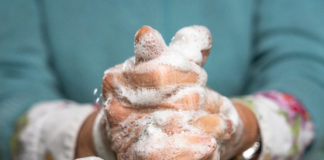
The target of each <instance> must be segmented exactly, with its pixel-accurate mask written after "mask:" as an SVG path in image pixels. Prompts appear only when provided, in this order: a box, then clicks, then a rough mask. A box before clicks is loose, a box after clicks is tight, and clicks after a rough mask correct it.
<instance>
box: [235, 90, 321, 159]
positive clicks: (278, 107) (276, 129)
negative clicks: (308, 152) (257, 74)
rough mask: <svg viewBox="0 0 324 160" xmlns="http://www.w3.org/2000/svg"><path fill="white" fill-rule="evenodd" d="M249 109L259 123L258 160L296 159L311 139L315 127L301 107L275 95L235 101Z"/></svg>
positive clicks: (294, 102)
mask: <svg viewBox="0 0 324 160" xmlns="http://www.w3.org/2000/svg"><path fill="white" fill-rule="evenodd" d="M233 101H235V102H239V103H243V104H245V105H246V106H247V107H249V108H250V109H251V110H252V111H253V112H254V114H255V115H256V118H257V120H258V125H259V129H260V134H261V141H262V149H261V154H260V155H259V159H260V160H274V159H298V158H300V157H301V156H302V155H303V153H304V150H305V148H306V147H307V146H308V145H309V144H310V143H311V142H312V140H313V138H314V134H315V132H314V125H313V122H312V121H311V118H310V116H309V114H308V113H307V111H306V110H305V108H304V107H303V106H302V105H301V103H300V102H299V101H298V100H297V99H296V98H294V97H293V96H292V95H289V94H287V93H282V92H278V91H267V92H260V93H257V94H254V95H250V96H245V97H240V98H234V99H233Z"/></svg>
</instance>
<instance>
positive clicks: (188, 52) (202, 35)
mask: <svg viewBox="0 0 324 160" xmlns="http://www.w3.org/2000/svg"><path fill="white" fill-rule="evenodd" d="M169 47H170V48H171V49H174V50H176V51H178V52H179V53H181V54H182V55H183V56H184V57H186V58H188V59H189V60H191V61H193V62H195V63H197V64H198V65H201V66H203V65H204V64H205V62H206V60H207V58H208V55H209V53H210V50H211V47H212V37H211V33H210V31H209V30H208V28H206V27H204V26H197V25H195V26H189V27H184V28H182V29H180V30H179V31H178V32H177V33H176V34H175V36H174V37H173V39H172V41H171V43H170V45H169Z"/></svg>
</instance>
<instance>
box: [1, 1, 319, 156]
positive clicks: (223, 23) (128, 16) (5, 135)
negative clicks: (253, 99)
mask: <svg viewBox="0 0 324 160" xmlns="http://www.w3.org/2000/svg"><path fill="white" fill-rule="evenodd" d="M323 11H324V1H320V0H313V1H305V0H263V1H262V0H245V1H241V0H218V1H214V0H199V1H197V0H196V1H188V0H183V1H180V0H157V1H149V0H140V1H134V0H129V1H118V0H32V1H26V0H0V130H1V131H0V143H1V146H0V147H1V148H0V159H9V153H10V151H9V139H10V135H11V133H12V131H13V128H14V123H15V121H16V120H17V118H18V117H19V116H20V115H21V114H23V113H24V112H25V111H26V110H28V109H29V108H30V107H31V106H32V104H34V103H36V102H38V101H47V100H54V99H69V100H74V101H76V102H80V103H86V102H90V103H91V102H93V100H94V98H93V95H92V92H93V90H94V88H99V87H100V84H101V80H102V76H103V72H104V70H105V69H107V68H109V67H112V66H113V65H115V64H118V63H121V62H123V60H125V59H126V58H128V57H130V56H132V55H133V36H134V34H135V32H136V30H137V29H138V28H139V27H140V26H142V25H150V26H152V27H154V28H156V29H157V30H159V31H160V32H161V33H162V35H163V36H164V38H165V39H166V40H167V43H168V42H169V40H170V39H171V38H172V35H173V34H174V33H175V32H176V31H177V30H178V29H180V28H182V27H184V26H187V25H192V24H199V25H205V26H207V27H208V28H209V29H210V30H211V32H212V35H213V49H212V51H211V55H210V57H209V59H208V61H207V64H206V66H205V68H206V70H207V73H208V75H209V78H208V85H209V86H210V87H211V88H213V89H215V90H217V91H219V92H220V93H222V94H224V95H226V96H239V95H244V94H251V93H254V92H258V91H261V90H269V89H272V90H273V89H274V90H280V91H284V92H288V93H291V94H293V95H295V96H296V97H297V98H298V99H299V100H301V102H302V103H303V104H304V105H305V106H306V108H307V109H308V111H309V112H310V114H311V115H312V117H313V119H314V121H315V124H316V127H317V128H316V129H317V141H316V143H315V145H314V146H313V148H312V150H311V152H310V153H309V154H307V156H308V157H312V159H317V158H314V156H320V155H322V157H324V134H323V133H324V125H323V124H321V122H323V121H324V116H323V115H322V114H323V113H324V105H323V102H324V20H323V17H324V12H323ZM310 159H311V158H310Z"/></svg>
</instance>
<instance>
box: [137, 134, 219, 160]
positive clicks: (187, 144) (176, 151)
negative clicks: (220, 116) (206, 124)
mask: <svg viewBox="0 0 324 160" xmlns="http://www.w3.org/2000/svg"><path fill="white" fill-rule="evenodd" d="M152 143H154V144H155V145H156V144H159V145H161V144H162V145H163V144H165V145H163V147H159V148H157V147H155V148H156V149H155V151H152V152H150V153H149V154H147V155H145V156H141V155H140V156H139V157H137V158H139V159H145V160H160V159H161V158H162V157H163V159H172V160H204V159H206V158H208V157H209V156H210V155H211V154H212V153H213V151H214V150H215V148H216V141H215V139H214V138H212V137H210V136H204V135H184V134H179V135H175V136H171V137H167V138H165V139H159V140H158V141H153V142H152ZM166 144H168V145H166Z"/></svg>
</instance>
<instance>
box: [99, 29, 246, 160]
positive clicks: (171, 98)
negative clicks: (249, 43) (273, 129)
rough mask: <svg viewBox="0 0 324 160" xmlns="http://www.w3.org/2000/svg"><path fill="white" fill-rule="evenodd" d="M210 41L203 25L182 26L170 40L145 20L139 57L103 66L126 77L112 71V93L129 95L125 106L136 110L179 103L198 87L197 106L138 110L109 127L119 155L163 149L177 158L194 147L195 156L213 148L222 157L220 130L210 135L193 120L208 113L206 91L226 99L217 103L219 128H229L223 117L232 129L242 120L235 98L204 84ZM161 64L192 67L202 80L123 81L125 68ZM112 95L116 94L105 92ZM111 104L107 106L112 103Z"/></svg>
mask: <svg viewBox="0 0 324 160" xmlns="http://www.w3.org/2000/svg"><path fill="white" fill-rule="evenodd" d="M211 45H212V44H211V34H210V32H209V30H208V29H207V28H206V27H203V26H190V27H185V28H183V29H181V30H179V31H178V32H177V33H176V35H175V36H174V38H173V39H172V41H171V43H170V45H169V46H166V45H165V43H164V40H163V38H162V36H161V35H160V33H159V32H157V31H156V30H154V29H152V28H150V27H147V26H145V27H144V30H141V31H139V32H138V33H136V37H135V44H134V49H135V57H131V58H129V59H127V60H126V61H125V62H124V63H123V64H121V65H117V66H115V67H113V68H111V69H109V70H106V71H105V75H108V74H118V75H121V77H122V78H124V82H119V81H120V79H117V78H116V76H113V78H114V79H113V82H112V83H114V85H115V87H116V88H114V89H115V90H114V94H116V95H114V96H115V98H118V99H119V100H121V101H127V103H129V106H127V107H132V108H135V109H137V110H138V109H145V107H147V106H149V107H154V106H157V107H158V106H159V104H162V103H169V104H175V103H176V102H177V101H179V100H181V99H182V98H184V97H185V96H187V95H190V94H195V93H196V94H197V95H198V96H199V103H198V104H197V105H198V106H197V107H196V108H198V109H199V110H177V109H175V108H173V109H163V110H157V111H154V112H152V113H149V114H142V115H140V116H139V115H138V113H132V114H130V115H129V116H128V117H127V118H126V119H125V120H124V121H122V122H120V123H119V125H118V126H117V127H114V128H111V129H110V130H109V135H111V140H112V142H113V143H112V149H113V150H114V151H116V152H117V153H119V154H120V155H119V156H120V157H121V159H123V157H124V158H125V157H127V156H133V157H131V158H129V157H128V158H125V159H137V158H136V157H150V156H152V155H154V154H158V155H159V154H160V156H162V157H163V159H173V158H175V157H174V156H177V155H179V154H181V153H182V152H184V151H188V153H192V154H193V155H192V156H193V157H192V158H194V159H201V158H206V157H203V156H206V155H208V154H211V153H212V152H214V151H215V152H214V153H213V154H212V155H213V159H217V158H219V154H218V148H217V143H218V144H219V143H221V142H217V141H216V139H217V138H218V137H217V135H216V134H210V135H208V134H207V133H205V132H204V131H202V130H201V129H199V128H197V127H195V126H193V122H194V121H195V120H197V119H198V118H200V117H202V116H205V115H208V114H210V113H208V112H207V111H204V109H203V108H204V106H205V105H206V99H207V97H216V98H217V99H219V102H222V103H220V104H217V105H219V106H220V111H221V113H220V116H221V117H222V118H224V119H222V121H221V122H220V126H219V128H220V130H223V131H224V132H225V130H226V129H227V126H226V122H225V120H231V121H232V123H233V126H234V127H233V130H235V128H237V126H238V125H239V123H240V122H239V117H238V114H237V112H236V110H235V108H234V106H233V105H232V104H231V102H230V101H229V100H228V99H227V98H226V97H223V96H220V95H218V94H216V93H210V91H209V90H208V89H207V88H206V82H207V73H206V71H205V70H204V69H203V68H202V65H203V64H204V62H203V61H204V58H203V55H202V52H201V51H202V50H209V49H211ZM161 65H167V66H171V67H173V68H174V69H175V70H179V71H190V72H194V73H196V74H197V75H198V77H199V78H198V81H197V82H195V83H187V84H171V85H166V86H161V87H160V86H156V87H154V86H153V87H140V86H126V84H125V82H127V81H128V80H129V79H127V78H126V76H125V74H127V73H137V74H143V73H150V72H154V71H157V70H159V67H160V68H161ZM161 72H162V71H161ZM119 78H120V77H119ZM104 94H111V93H104ZM209 94H210V95H209ZM110 96H112V95H105V97H110ZM215 101H216V100H215ZM188 104H190V102H188ZM192 104H193V105H196V104H194V103H192ZM107 105H108V106H107V109H109V103H107ZM186 105H187V104H186ZM192 108H193V107H192ZM223 121H224V122H223ZM186 137H187V138H186ZM188 137H199V138H202V140H200V141H194V142H191V141H190V138H188ZM193 143H194V144H193ZM216 148H217V149H216ZM166 150H169V152H168V154H163V152H165V151H166ZM217 155H218V156H217Z"/></svg>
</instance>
